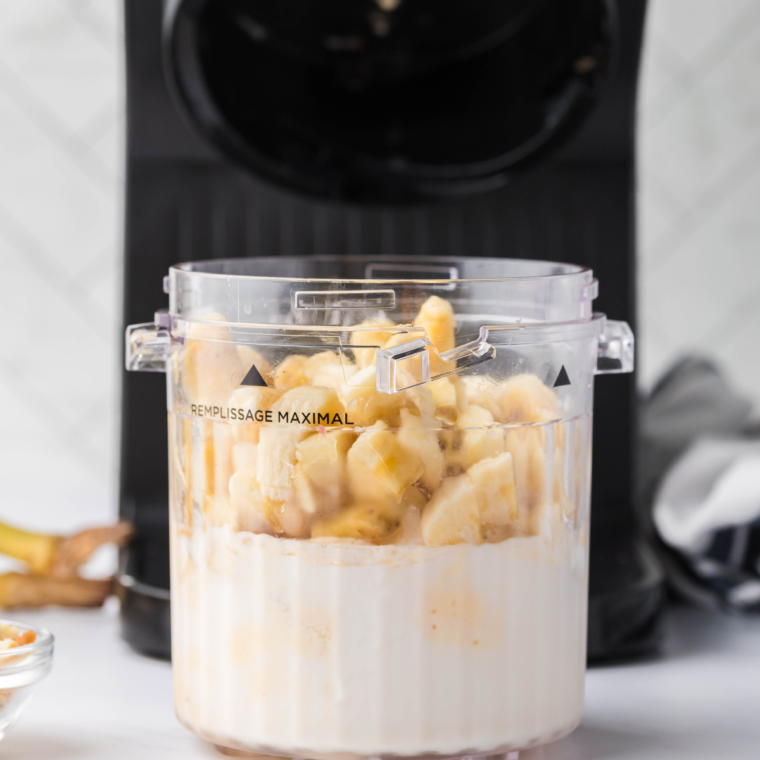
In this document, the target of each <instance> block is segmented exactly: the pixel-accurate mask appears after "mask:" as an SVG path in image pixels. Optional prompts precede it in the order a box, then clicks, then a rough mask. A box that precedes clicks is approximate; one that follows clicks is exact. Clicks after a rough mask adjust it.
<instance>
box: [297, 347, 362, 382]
mask: <svg viewBox="0 0 760 760" xmlns="http://www.w3.org/2000/svg"><path fill="white" fill-rule="evenodd" d="M303 373H304V375H305V376H306V382H307V383H308V385H314V386H321V387H323V388H332V389H333V390H336V391H337V390H338V389H339V388H340V387H341V386H342V385H345V383H346V382H347V381H348V380H349V379H350V378H351V377H353V376H354V375H355V374H356V367H355V366H354V364H353V363H352V362H350V361H349V360H348V359H346V358H344V357H341V356H340V355H339V354H337V353H336V352H334V351H320V352H319V353H317V354H313V355H312V356H310V357H309V358H308V359H307V360H306V361H305V362H304V365H303Z"/></svg>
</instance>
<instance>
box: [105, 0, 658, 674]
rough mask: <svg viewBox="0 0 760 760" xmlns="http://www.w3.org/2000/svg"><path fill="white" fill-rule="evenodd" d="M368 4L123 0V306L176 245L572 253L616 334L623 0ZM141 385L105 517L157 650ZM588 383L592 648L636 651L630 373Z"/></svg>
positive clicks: (126, 619) (629, 17)
mask: <svg viewBox="0 0 760 760" xmlns="http://www.w3.org/2000/svg"><path fill="white" fill-rule="evenodd" d="M382 5H383V4H381V3H378V2H377V0H319V1H318V2H317V1H316V0H282V1H281V2H278V3H269V2H266V1H265V0H173V1H172V2H166V3H161V2H157V0H125V11H126V16H125V30H126V48H127V122H128V124H127V191H126V204H127V206H126V219H125V238H126V240H125V243H126V244H125V256H124V325H125V326H126V325H128V324H135V323H139V322H145V321H148V320H150V319H151V317H152V315H153V313H154V311H155V310H156V308H158V307H160V306H162V305H164V304H165V296H164V295H163V293H162V289H161V283H162V278H163V277H164V275H165V274H166V273H167V270H168V268H169V267H170V266H171V265H172V264H175V263H178V262H181V261H193V260H201V259H209V258H234V257H239V256H272V255H278V254H283V255H293V256H299V255H312V254H335V255H345V254H365V255H382V254H388V253H393V254H396V255H402V256H409V257H414V256H416V255H437V254H440V255H454V256H467V255H475V256H505V257H517V258H520V257H522V258H536V259H544V260H551V261H562V262H569V263H575V264H581V265H585V266H589V267H591V268H592V269H593V270H594V272H595V274H596V276H597V277H598V279H599V281H600V283H601V291H600V298H599V299H598V300H597V302H596V303H595V308H596V309H598V310H599V311H603V312H606V313H607V314H609V315H610V317H612V318H615V319H623V320H626V321H627V322H628V323H629V324H630V325H631V327H633V329H634V332H635V330H636V327H635V324H636V318H635V317H636V314H635V307H636V291H635V260H636V256H635V239H634V238H635V215H634V206H633V201H632V199H633V197H634V193H633V188H634V169H635V155H634V154H635V150H634V149H635V140H634V137H635V134H634V133H635V96H636V82H637V72H638V61H639V53H640V48H641V34H642V29H643V20H644V9H645V0H483V2H478V3H471V2H465V0H403V2H402V3H400V4H395V5H394V4H390V5H389V6H388V7H391V6H393V7H396V8H397V10H398V13H397V14H396V15H391V16H388V17H387V18H385V17H383V19H380V20H379V21H378V13H381V11H382V8H381V6H382ZM337 11H340V13H338V12H337ZM344 11H345V13H344ZM481 12H482V13H483V15H482V16H479V15H478V14H480V13H481ZM382 13H386V11H382ZM382 13H381V15H382ZM394 13H395V11H394ZM304 14H306V15H304ZM304 19H305V21H304ZM301 21H303V22H304V23H300V22H301ZM386 21H387V22H388V26H387V28H388V33H387V34H385V35H384V33H382V29H385V26H383V24H384V23H385V22H386ZM381 22H382V23H381ZM333 23H338V25H339V26H340V27H341V28H340V29H339V30H338V32H336V34H332V32H330V33H329V34H328V33H327V32H328V31H330V30H329V29H327V26H329V25H330V24H333ZM293 24H295V25H293ZM368 24H369V25H370V26H368ZM326 25H327V26H326ZM372 25H374V26H372ZM262 29H265V30H266V31H267V34H266V35H264V37H262V35H261V34H260V33H259V32H261V30H262ZM373 29H374V31H373ZM378 30H380V31H378ZM495 30H496V31H498V33H495ZM323 32H325V33H324V34H323ZM336 35H337V36H336ZM357 35H358V36H357ZM360 38H361V40H364V42H366V44H364V43H362V45H359V44H358V42H357V40H359V39H360ZM264 39H265V42H264V43H262V40H264ZM329 39H332V40H338V41H339V42H340V41H341V40H342V43H341V44H343V43H345V44H343V49H342V52H341V51H338V52H336V51H332V52H330V51H329V50H326V49H324V46H323V43H324V40H329ZM361 40H360V41H361ZM291 41H292V42H293V43H294V45H295V47H294V46H293V45H290V44H289V43H290V42H291ZM349 42H350V43H351V44H350V45H348V43H349ZM336 44H337V43H336ZM320 45H322V48H320ZM346 45H348V48H347V47H346ZM349 48H350V49H349ZM294 50H297V51H299V53H298V55H297V56H295V58H293V59H292V60H290V59H288V56H289V55H290V53H289V52H288V51H294ZM452 50H458V51H459V52H458V53H457V55H454V56H453V57H451V51H452ZM352 51H353V52H352ZM333 54H334V55H333ZM282 56H285V59H287V60H285V59H283V60H282V61H280V59H281V58H282ZM443 58H446V59H447V60H443ZM275 59H277V61H280V62H281V63H282V65H279V63H277V64H276V65H271V64H272V61H274V60H275ZM165 74H168V79H167V77H166V76H165ZM312 76H313V78H314V86H313V87H312V86H311V85H309V82H310V81H311V77H312ZM168 81H171V88H172V89H173V90H174V98H172V97H171V95H170V88H169V86H168V84H167V82H168ZM307 85H308V86H307ZM471 85H472V86H471ZM502 85H503V86H502ZM396 87H398V88H399V89H398V93H399V96H398V97H396V96H395V95H394V88H396ZM241 88H242V89H241ZM433 93H438V95H437V96H436V97H433V96H432V94H433ZM316 94H319V97H318V98H317V97H312V95H316ZM418 95H419V97H418ZM470 95H472V98H470ZM373 104H375V105H374V106H373ZM377 104H380V105H382V108H380V109H379V110H377V109H378V105H377ZM365 105H366V107H367V108H368V109H369V110H368V111H367V110H365ZM373 108H375V110H374V111H373V110H372V109H373ZM447 109H448V110H447ZM182 112H183V113H182ZM351 114H353V115H354V116H360V117H361V118H360V119H359V122H356V121H355V120H353V121H352V119H351V118H348V117H349V116H350V115H351ZM368 116H369V118H367V117H368ZM183 117H184V118H183ZM391 122H392V123H391ZM500 125H501V126H500ZM481 127H482V129H481ZM447 130H448V131H447ZM452 130H453V132H452ZM450 133H451V134H450ZM481 133H482V138H483V139H480V138H479V137H478V135H480V134H481ZM456 135H468V136H469V137H468V139H467V140H463V139H456ZM320 143H323V144H324V150H321V149H319V150H314V146H315V145H317V146H319V144H320ZM479 151H485V152H486V153H488V154H489V155H490V156H492V158H493V160H491V159H489V158H488V156H484V155H481V154H480V153H479ZM399 156H400V157H401V158H403V159H404V160H399ZM483 159H487V160H483ZM262 178H265V179H262ZM485 191H492V192H489V193H486V192H485ZM373 204H375V205H373ZM378 204H379V205H378ZM162 380H163V378H161V377H160V376H158V377H157V376H155V375H152V376H151V375H141V374H136V373H126V372H125V373H124V374H123V376H122V399H123V406H122V447H121V483H120V513H121V515H122V517H123V518H124V519H127V520H130V521H132V522H133V523H134V524H135V526H136V530H137V538H136V539H135V541H134V542H133V543H132V544H131V545H130V546H129V547H128V548H126V549H124V550H123V551H122V553H121V573H120V577H121V591H120V593H121V599H122V632H123V635H124V638H125V639H126V640H127V641H128V642H129V643H130V644H131V645H132V646H133V647H134V648H135V649H137V650H138V651H141V652H145V653H146V654H150V655H154V656H163V657H168V656H169V653H170V630H169V629H170V616H169V601H168V590H169V556H168V555H169V540H168V500H169V498H168V473H167V460H168V455H167V433H166V389H165V384H164V383H163V382H162ZM595 395H596V399H595V424H594V473H593V481H594V482H593V486H592V500H593V505H592V511H591V515H592V516H591V522H592V528H591V531H592V538H591V545H590V549H591V568H590V602H589V656H590V657H591V658H592V659H594V660H596V659H604V658H614V657H626V656H631V655H634V654H637V653H642V652H647V651H651V650H652V648H653V647H655V646H656V643H657V641H658V635H659V634H658V631H659V620H660V610H661V605H662V600H663V591H662V578H661V574H660V571H659V568H658V566H657V564H656V562H655V561H654V560H653V559H652V556H651V553H650V552H649V550H648V548H647V547H646V545H645V544H644V543H643V539H642V538H641V531H640V528H639V526H638V525H637V524H636V521H635V519H634V499H633V494H634V492H635V485H636V481H635V477H634V460H635V450H636V445H637V443H636V432H635V430H636V423H635V415H636V387H635V378H634V377H633V376H618V377H605V378H602V379H601V380H600V382H599V383H597V385H596V390H595Z"/></svg>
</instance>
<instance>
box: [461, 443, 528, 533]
mask: <svg viewBox="0 0 760 760" xmlns="http://www.w3.org/2000/svg"><path fill="white" fill-rule="evenodd" d="M467 477H468V478H469V479H470V481H471V482H472V484H473V486H475V493H476V495H477V499H478V507H479V508H480V520H481V522H482V523H483V525H484V527H485V528H490V527H500V526H502V525H506V524H507V523H510V522H513V521H514V520H517V518H518V517H519V516H520V509H519V507H518V505H517V490H516V487H515V475H514V470H513V469H512V455H511V454H510V453H509V452H508V451H505V452H504V453H503V454H500V455H499V456H497V457H494V458H493V459H483V460H481V461H480V462H478V463H477V464H474V465H473V466H472V467H470V469H469V470H467Z"/></svg>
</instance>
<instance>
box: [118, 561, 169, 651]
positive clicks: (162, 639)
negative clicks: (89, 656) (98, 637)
mask: <svg viewBox="0 0 760 760" xmlns="http://www.w3.org/2000/svg"><path fill="white" fill-rule="evenodd" d="M117 584H118V585H117V594H118V596H119V600H120V601H121V637H122V638H123V639H124V640H125V641H126V642H127V643H128V644H129V645H130V646H131V647H132V649H134V650H135V651H137V652H139V653H140V654H145V655H148V656H150V657H158V658H160V659H162V660H170V659H171V605H170V602H169V590H168V589H165V588H158V587H157V586H149V585H148V584H147V583H141V582H140V581H137V580H135V579H134V578H133V577H132V576H130V575H126V574H122V575H120V576H119V577H118V578H117Z"/></svg>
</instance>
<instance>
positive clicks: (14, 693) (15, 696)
mask: <svg viewBox="0 0 760 760" xmlns="http://www.w3.org/2000/svg"><path fill="white" fill-rule="evenodd" d="M0 623H3V624H7V625H14V626H16V627H17V628H18V629H19V631H20V632H21V633H23V632H25V631H33V632H34V634H35V635H36V637H37V639H36V641H34V643H32V644H26V645H24V646H21V647H16V648H15V649H6V650H3V651H0V739H2V738H3V737H4V736H5V734H6V733H7V732H8V730H9V729H10V728H11V726H12V725H13V724H14V723H15V722H16V721H17V720H18V718H19V716H20V715H21V713H22V712H23V710H24V708H25V707H26V705H27V703H28V702H29V698H30V697H31V695H32V691H33V690H34V687H35V685H36V684H37V683H38V682H39V681H41V680H42V679H43V678H44V677H45V676H46V675H47V674H48V673H49V672H50V668H51V667H52V665H53V635H52V634H51V633H50V631H46V630H45V629H44V628H31V627H30V626H28V625H24V624H23V623H19V622H17V621H15V620H0Z"/></svg>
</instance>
